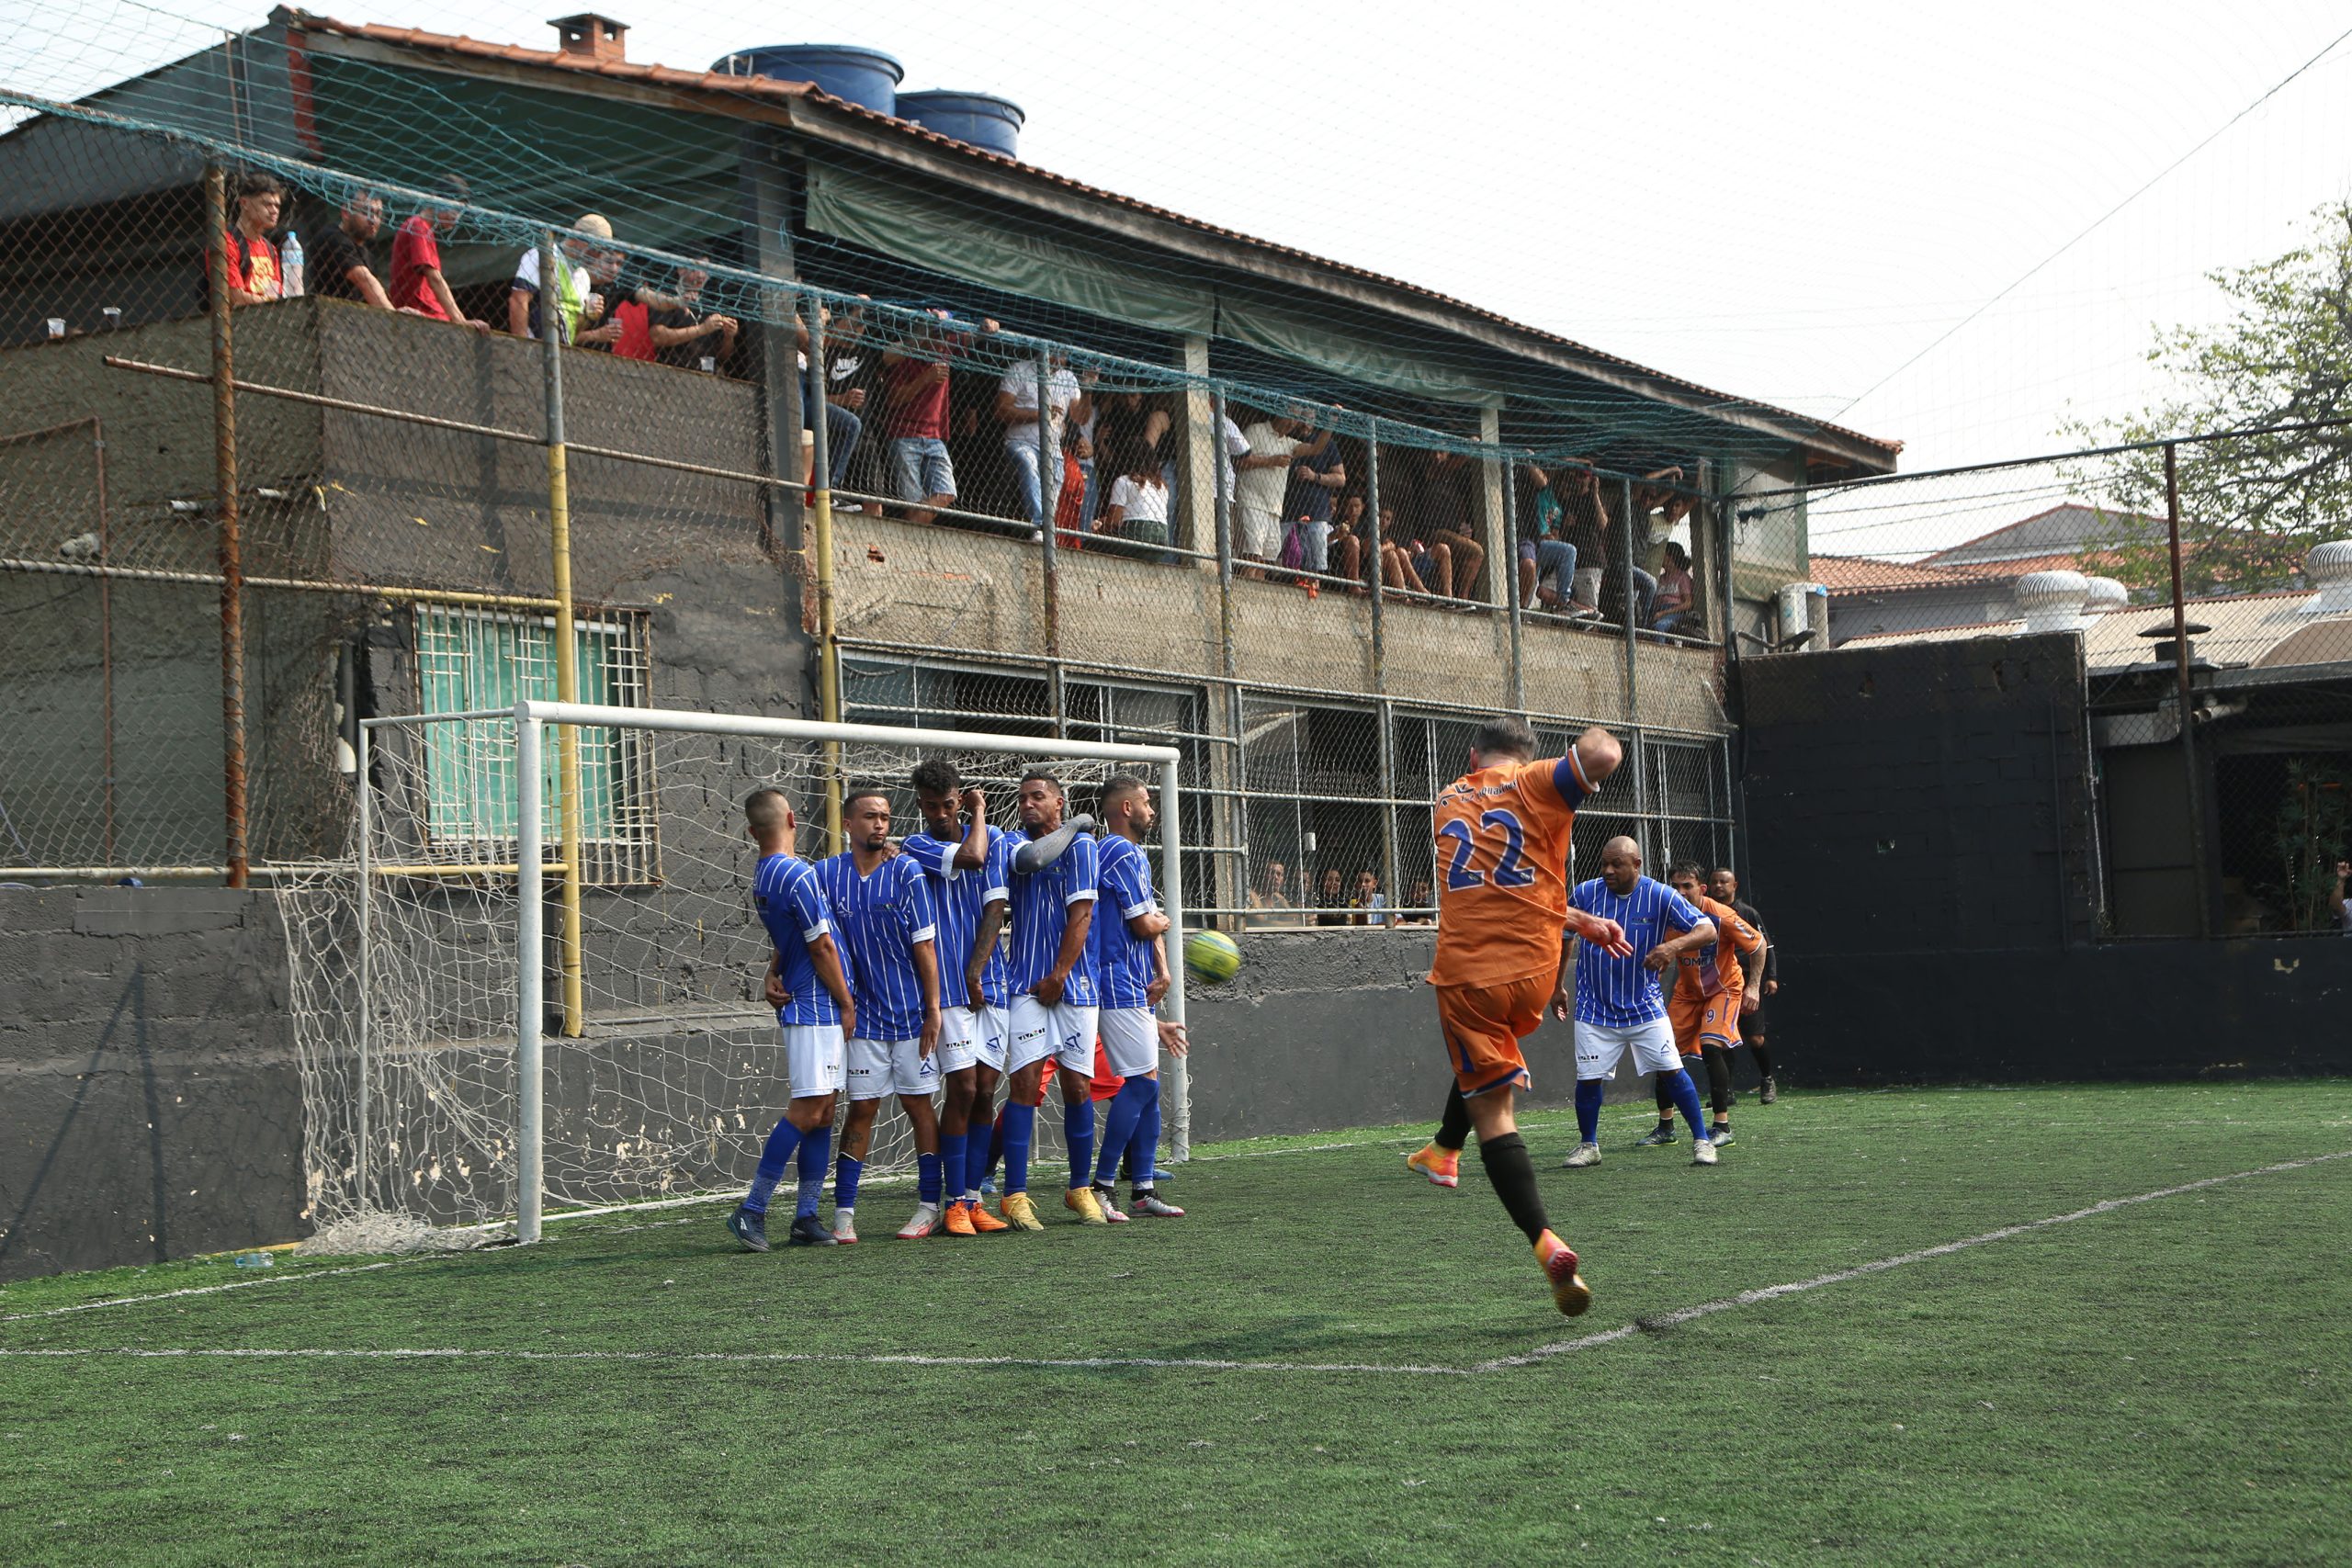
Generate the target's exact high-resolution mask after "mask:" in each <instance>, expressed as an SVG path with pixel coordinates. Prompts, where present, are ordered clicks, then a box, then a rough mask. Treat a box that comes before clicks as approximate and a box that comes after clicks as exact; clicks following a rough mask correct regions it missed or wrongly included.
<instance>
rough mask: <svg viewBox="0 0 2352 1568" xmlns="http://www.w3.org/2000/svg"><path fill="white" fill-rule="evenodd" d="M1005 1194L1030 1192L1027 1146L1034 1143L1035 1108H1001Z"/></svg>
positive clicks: (1013, 1106)
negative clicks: (1002, 1111) (1002, 1113)
mask: <svg viewBox="0 0 2352 1568" xmlns="http://www.w3.org/2000/svg"><path fill="white" fill-rule="evenodd" d="M1000 1130H1001V1132H1002V1133H1003V1134H1004V1191H1005V1195H1006V1196H1007V1197H1011V1196H1012V1194H1013V1193H1015V1192H1026V1191H1028V1190H1029V1145H1031V1144H1034V1143H1035V1142H1036V1141H1037V1108H1036V1107H1035V1106H1034V1105H1008V1106H1006V1107H1005V1108H1004V1123H1003V1126H1002V1127H1001V1129H1000Z"/></svg>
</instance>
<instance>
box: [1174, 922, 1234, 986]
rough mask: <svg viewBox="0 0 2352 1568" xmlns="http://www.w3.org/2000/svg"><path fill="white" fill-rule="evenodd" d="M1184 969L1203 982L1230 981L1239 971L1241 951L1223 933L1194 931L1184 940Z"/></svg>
mask: <svg viewBox="0 0 2352 1568" xmlns="http://www.w3.org/2000/svg"><path fill="white" fill-rule="evenodd" d="M1184 967H1185V968H1187V969H1189V970H1191V971H1192V972H1193V975H1194V976H1196V977H1198V978H1200V979H1203V980H1218V981H1223V980H1230V979H1232V978H1233V977H1234V976H1236V975H1237V974H1239V973H1240V971H1241V950H1240V949H1239V948H1238V947H1236V946H1235V945H1234V944H1233V939H1232V938H1231V937H1229V936H1227V935H1226V934H1225V933H1224V932H1223V931H1194V932H1193V933H1192V934H1191V935H1190V936H1187V937H1186V938H1185V939H1184Z"/></svg>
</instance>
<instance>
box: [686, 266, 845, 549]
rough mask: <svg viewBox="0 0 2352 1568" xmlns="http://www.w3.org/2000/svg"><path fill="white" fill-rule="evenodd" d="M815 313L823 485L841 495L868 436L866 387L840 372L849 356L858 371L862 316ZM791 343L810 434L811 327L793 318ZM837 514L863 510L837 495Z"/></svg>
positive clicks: (803, 422) (813, 391)
mask: <svg viewBox="0 0 2352 1568" xmlns="http://www.w3.org/2000/svg"><path fill="white" fill-rule="evenodd" d="M689 276H691V275H689ZM817 309H818V311H819V313H820V315H821V316H822V317H823V320H824V327H825V371H824V388H825V483H826V487H827V488H828V489H830V490H835V491H838V490H840V489H841V488H842V484H843V482H844V481H845V480H847V479H848V478H849V467H850V464H851V463H852V462H854V461H855V460H856V457H857V448H858V444H859V443H860V442H861V441H863V440H864V439H865V419H864V418H863V417H861V416H862V412H863V411H864V409H865V388H863V387H860V386H855V385H854V384H844V380H843V378H842V377H841V376H840V373H839V369H838V367H839V365H840V363H841V361H842V357H843V356H844V355H846V356H847V358H848V361H849V364H850V367H851V371H852V374H853V375H854V372H855V369H856V367H857V364H858V359H859V355H858V349H859V346H860V345H859V344H858V341H857V337H856V335H855V333H859V332H862V331H863V330H864V329H863V322H862V316H863V312H844V313H843V316H842V317H839V318H837V317H836V316H835V315H834V314H833V312H832V310H831V308H830V307H828V306H824V305H820V306H818V308H817ZM852 314H855V315H856V316H858V317H859V318H860V321H859V322H858V324H857V325H855V326H851V325H850V324H849V323H848V321H847V320H846V318H847V317H849V316H851V315H852ZM792 341H793V344H794V345H795V347H796V349H797V357H798V359H799V362H800V428H801V429H803V430H810V429H814V428H815V427H814V426H813V425H811V424H810V423H809V411H810V410H812V409H813V408H815V407H816V403H817V378H816V377H815V376H813V375H812V374H811V373H810V367H809V326H808V323H807V322H805V321H802V320H801V319H800V318H799V317H798V316H797V315H795V316H794V317H793V319H792ZM728 344H729V347H730V348H731V347H732V346H733V344H734V339H733V337H732V336H731V335H730V336H729V339H728ZM833 510H834V511H835V512H863V511H865V507H864V506H862V505H860V504H859V503H858V502H854V501H842V500H841V499H840V498H839V497H835V498H834V501H833Z"/></svg>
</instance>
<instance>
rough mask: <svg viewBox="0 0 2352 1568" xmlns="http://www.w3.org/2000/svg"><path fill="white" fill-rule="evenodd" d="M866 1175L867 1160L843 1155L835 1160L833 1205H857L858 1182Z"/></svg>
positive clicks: (842, 1207) (846, 1206) (835, 1206)
mask: <svg viewBox="0 0 2352 1568" xmlns="http://www.w3.org/2000/svg"><path fill="white" fill-rule="evenodd" d="M864 1176H865V1161H864V1160H862V1159H852V1158H851V1157H850V1156H847V1155H843V1156H842V1157H841V1158H839V1159H837V1160H835V1161H834V1162H833V1207H834V1208H836V1209H854V1208H856V1207H857V1184H858V1181H859V1179H861V1178H863V1177H864Z"/></svg>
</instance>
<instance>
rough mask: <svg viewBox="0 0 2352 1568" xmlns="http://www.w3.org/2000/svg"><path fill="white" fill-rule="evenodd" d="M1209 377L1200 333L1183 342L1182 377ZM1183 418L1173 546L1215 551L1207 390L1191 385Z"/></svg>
mask: <svg viewBox="0 0 2352 1568" xmlns="http://www.w3.org/2000/svg"><path fill="white" fill-rule="evenodd" d="M1208 373H1209V340H1208V339H1207V338H1206V337H1204V336H1202V335H1200V334H1199V333H1187V334H1186V335H1185V338H1184V374H1185V375H1187V376H1189V377H1193V378H1195V380H1196V381H1197V380H1198V378H1204V377H1206V376H1207V375H1208ZM1183 412H1184V417H1183V418H1182V420H1181V421H1180V422H1179V431H1178V440H1179V441H1180V442H1181V443H1182V446H1181V449H1180V450H1181V456H1180V457H1179V458H1178V460H1177V464H1176V473H1177V478H1176V488H1177V490H1178V491H1179V492H1180V493H1179V494H1178V497H1177V500H1178V502H1179V503H1180V504H1181V506H1182V522H1181V524H1180V525H1179V532H1178V535H1177V537H1176V543H1177V544H1179V545H1181V546H1182V547H1184V548H1186V549H1191V550H1214V549H1216V443H1217V435H1216V406H1215V400H1214V399H1212V398H1211V397H1210V395H1209V390H1208V389H1207V388H1206V387H1204V386H1200V385H1197V384H1196V385H1194V386H1193V387H1192V388H1191V389H1188V390H1187V391H1186V393H1185V395H1184V411H1183Z"/></svg>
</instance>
